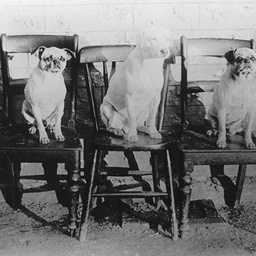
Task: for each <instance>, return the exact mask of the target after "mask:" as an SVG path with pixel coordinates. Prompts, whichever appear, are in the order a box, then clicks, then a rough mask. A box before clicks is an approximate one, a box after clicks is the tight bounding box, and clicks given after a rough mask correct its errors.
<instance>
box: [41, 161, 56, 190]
mask: <svg viewBox="0 0 256 256" xmlns="http://www.w3.org/2000/svg"><path fill="white" fill-rule="evenodd" d="M42 166H43V169H44V175H45V179H46V181H47V184H48V185H49V186H53V187H54V186H56V185H57V184H58V183H59V180H58V176H57V168H58V163H48V162H45V163H42Z"/></svg>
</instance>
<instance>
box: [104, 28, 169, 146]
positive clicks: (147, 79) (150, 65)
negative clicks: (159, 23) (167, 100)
mask: <svg viewBox="0 0 256 256" xmlns="http://www.w3.org/2000/svg"><path fill="white" fill-rule="evenodd" d="M170 46H171V39H170V32H169V30H167V29H165V28H160V27H155V26H152V27H149V28H147V29H145V30H143V31H142V32H141V34H140V42H139V44H138V45H137V46H136V48H135V49H134V50H133V51H132V52H131V53H130V55H129V56H128V58H127V60H126V61H125V62H124V63H123V65H122V67H120V68H119V69H118V70H117V71H116V73H115V74H114V75H113V76H112V78H111V80H110V86H109V89H108V92H107V94H106V96H105V97H104V99H103V103H102V105H101V107H100V111H101V118H102V120H103V122H104V123H105V125H106V127H107V130H108V131H110V132H112V133H114V134H115V135H119V136H124V137H125V138H126V139H127V140H128V141H131V142H136V141H138V135H137V130H142V131H143V132H146V133H148V134H149V135H150V137H151V138H161V135H160V133H159V132H158V131H157V129H156V125H155V122H156V114H157V109H158V106H159V102H160V94H161V89H162V86H163V59H164V58H166V57H168V55H169V54H170ZM146 120H147V122H148V125H147V127H145V126H144V123H145V121H146Z"/></svg>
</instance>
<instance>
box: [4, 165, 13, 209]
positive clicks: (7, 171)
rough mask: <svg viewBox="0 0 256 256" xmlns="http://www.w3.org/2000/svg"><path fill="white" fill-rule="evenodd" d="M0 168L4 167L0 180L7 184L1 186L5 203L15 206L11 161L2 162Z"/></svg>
mask: <svg viewBox="0 0 256 256" xmlns="http://www.w3.org/2000/svg"><path fill="white" fill-rule="evenodd" d="M1 168H3V169H4V172H3V175H2V176H1V180H2V181H3V183H4V184H7V186H4V187H3V188H1V191H2V194H3V196H4V198H5V201H6V203H7V204H9V205H10V206H11V207H13V208H16V207H17V205H16V183H15V174H14V167H13V163H10V162H7V163H4V164H3V166H1Z"/></svg>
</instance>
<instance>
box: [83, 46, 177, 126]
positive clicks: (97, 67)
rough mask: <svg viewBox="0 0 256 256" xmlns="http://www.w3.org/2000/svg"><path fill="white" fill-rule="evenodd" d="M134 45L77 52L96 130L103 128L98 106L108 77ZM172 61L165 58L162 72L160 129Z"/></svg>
mask: <svg viewBox="0 0 256 256" xmlns="http://www.w3.org/2000/svg"><path fill="white" fill-rule="evenodd" d="M134 47H135V46H134V45H105V46H86V47H83V48H82V49H81V50H80V52H79V58H80V60H79V61H80V65H82V66H84V70H85V72H84V74H85V83H86V88H87V95H88V103H89V106H90V112H91V118H92V122H93V126H94V128H95V130H96V131H99V130H100V129H102V128H103V129H104V128H105V127H104V126H103V124H102V122H101V119H100V114H99V106H100V104H101V102H102V100H103V97H104V95H105V94H106V92H107V89H108V86H109V79H110V78H111V76H112V75H113V74H114V72H115V71H116V69H117V68H118V67H119V65H120V63H121V62H124V61H125V60H126V59H127V57H128V55H129V54H130V53H131V52H132V50H133V49H134ZM173 61H174V60H173V59H172V58H171V57H170V59H168V60H165V65H164V68H165V70H166V72H164V86H163V89H162V96H163V97H161V102H160V106H159V115H158V125H157V126H158V128H159V130H161V129H162V125H163V114H164V112H165V106H166V97H167V87H168V76H169V72H170V67H169V65H168V64H169V63H170V62H173ZM163 64H164V62H163Z"/></svg>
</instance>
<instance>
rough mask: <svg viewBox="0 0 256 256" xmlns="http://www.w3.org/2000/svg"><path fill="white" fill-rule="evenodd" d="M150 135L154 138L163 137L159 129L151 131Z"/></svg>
mask: <svg viewBox="0 0 256 256" xmlns="http://www.w3.org/2000/svg"><path fill="white" fill-rule="evenodd" d="M149 136H150V138H152V139H161V138H162V135H161V134H160V133H159V132H158V131H155V132H150V133H149Z"/></svg>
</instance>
